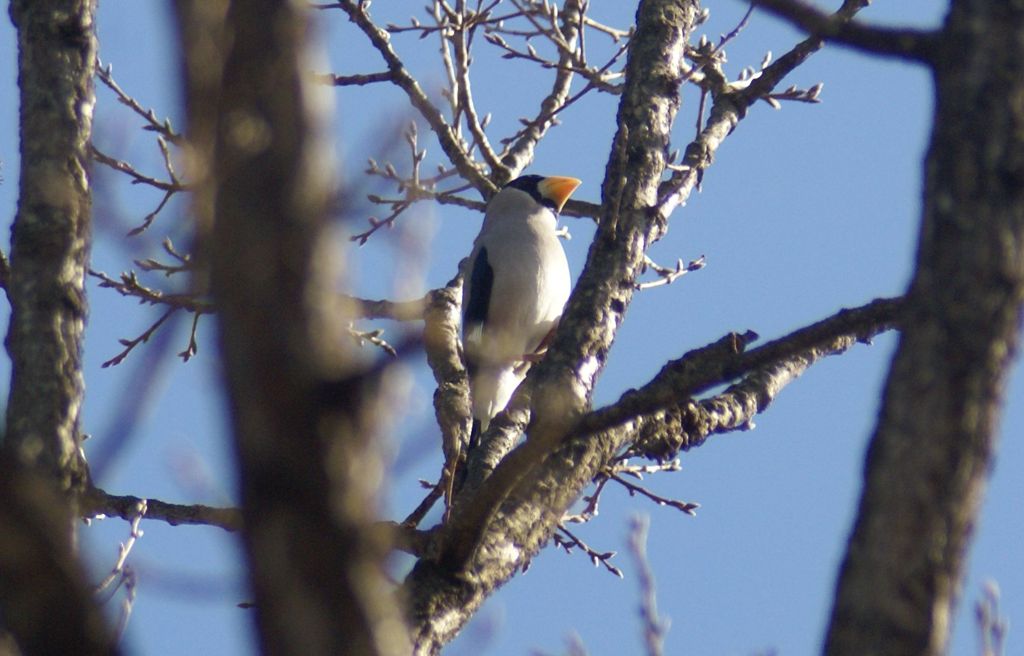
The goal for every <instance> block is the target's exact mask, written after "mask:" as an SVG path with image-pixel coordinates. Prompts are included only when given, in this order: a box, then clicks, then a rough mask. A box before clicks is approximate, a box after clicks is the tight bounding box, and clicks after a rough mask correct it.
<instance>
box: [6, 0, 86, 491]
mask: <svg viewBox="0 0 1024 656" xmlns="http://www.w3.org/2000/svg"><path fill="white" fill-rule="evenodd" d="M94 11H95V2H94V1H93V0H63V1H47V2H35V1H29V0H24V1H16V2H12V3H11V6H10V13H11V19H12V20H13V21H14V24H15V25H16V26H17V28H18V87H19V90H20V93H21V106H20V124H19V127H20V132H19V137H20V143H21V175H20V185H19V190H18V192H19V197H18V214H17V216H16V217H15V220H14V227H13V229H12V231H11V262H10V277H9V279H8V281H7V294H8V297H9V298H10V301H11V324H10V329H9V330H8V333H7V351H8V353H9V354H10V356H11V364H12V373H11V392H10V399H9V401H8V405H7V433H6V444H7V446H8V447H9V448H11V449H12V450H14V451H15V452H17V454H18V456H19V457H20V458H21V460H22V461H23V462H24V463H26V464H28V465H30V466H32V467H38V468H40V469H42V470H44V471H45V472H46V473H47V474H49V475H52V476H54V477H55V478H56V479H57V480H58V481H59V484H60V486H61V487H62V488H63V489H65V490H67V489H72V488H75V487H79V486H81V485H82V484H84V482H85V478H86V473H85V469H84V464H83V463H81V462H80V461H79V458H78V447H79V442H80V440H81V436H80V434H79V425H78V419H79V418H78V414H79V409H80V408H81V404H82V392H83V382H82V333H83V330H84V328H85V313H86V303H85V290H84V278H85V268H86V266H87V260H88V257H89V240H90V229H89V228H90V212H91V192H90V189H89V177H88V174H87V168H88V142H89V136H90V133H91V130H92V111H93V105H94V102H95V97H94V95H93V81H92V76H93V71H94V67H95V59H96V39H95V35H94V29H93V28H94V25H93V13H94Z"/></svg>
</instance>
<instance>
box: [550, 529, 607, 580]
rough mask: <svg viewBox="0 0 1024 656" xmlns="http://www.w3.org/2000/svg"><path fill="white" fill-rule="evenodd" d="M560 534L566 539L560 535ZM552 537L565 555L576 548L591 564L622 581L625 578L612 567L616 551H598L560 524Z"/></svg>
mask: <svg viewBox="0 0 1024 656" xmlns="http://www.w3.org/2000/svg"><path fill="white" fill-rule="evenodd" d="M559 532H560V533H562V534H563V535H564V536H565V537H562V536H561V535H559ZM551 537H552V539H553V540H554V541H555V545H556V546H558V547H561V548H562V549H565V553H572V550H573V547H576V548H578V549H579V550H580V551H582V552H583V553H585V554H586V555H587V556H588V557H589V558H590V562H591V563H593V564H594V567H597V566H598V565H602V566H604V568H605V569H606V570H608V571H609V572H611V573H612V574H614V575H615V576H617V577H619V578H620V579H621V578H625V577H624V576H623V574H622V570H621V569H619V568H618V567H616V566H615V565H612V558H614V557H615V552H614V551H598V550H596V549H594V548H593V547H591V546H590V545H588V544H587V543H586V542H584V541H583V540H581V539H580V538H579V536H577V535H576V534H574V533H573V532H572V531H570V530H569V529H567V528H566V527H565V525H564V524H559V525H558V531H557V532H555V533H554V534H553V535H552V536H551Z"/></svg>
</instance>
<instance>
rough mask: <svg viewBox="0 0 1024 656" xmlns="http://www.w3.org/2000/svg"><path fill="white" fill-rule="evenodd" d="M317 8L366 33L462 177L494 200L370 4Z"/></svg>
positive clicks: (347, 0)
mask: <svg viewBox="0 0 1024 656" xmlns="http://www.w3.org/2000/svg"><path fill="white" fill-rule="evenodd" d="M315 6H316V7H317V8H319V9H327V8H331V7H337V8H340V9H341V10H342V11H344V12H345V13H346V14H348V17H349V19H350V20H351V21H352V22H353V23H355V24H356V26H358V27H359V29H360V30H362V31H363V33H364V34H365V35H366V36H367V38H369V39H370V43H371V44H372V45H373V47H374V48H376V49H377V52H379V53H380V55H381V57H383V58H384V63H385V64H387V67H388V72H389V73H390V74H391V81H392V82H393V83H394V84H396V85H397V86H398V87H399V88H400V89H402V90H403V91H405V94H406V95H407V96H408V97H409V101H410V102H411V103H412V105H413V107H415V108H416V109H417V111H419V113H420V115H421V116H423V118H424V119H425V120H426V121H427V123H428V124H429V125H430V129H431V130H433V131H434V134H435V135H437V140H438V142H439V143H440V145H441V150H443V151H444V154H445V155H447V156H448V159H449V161H451V163H452V164H454V165H455V168H457V169H458V171H459V175H461V176H462V177H463V178H464V179H465V180H466V181H468V182H469V183H471V184H472V185H473V186H474V187H475V188H476V189H477V191H479V192H480V194H481V195H482V196H483V197H484V198H490V197H491V196H492V195H493V194H494V193H495V192H496V191H497V190H498V188H497V186H495V184H494V183H493V182H491V181H490V180H489V179H488V178H487V176H485V175H484V174H483V173H482V172H481V171H480V169H479V168H478V165H477V163H476V162H474V161H473V160H472V159H471V158H470V157H469V155H468V154H467V153H466V150H465V148H464V147H463V145H462V142H461V140H460V139H459V137H458V135H457V134H456V133H455V130H454V129H453V128H452V126H451V125H450V124H449V123H448V122H447V121H446V120H445V119H444V116H442V115H441V112H440V111H439V110H438V109H437V107H435V106H434V104H433V103H432V102H430V99H429V98H427V94H426V93H424V91H423V88H422V87H420V85H419V82H417V81H416V79H415V78H414V77H413V76H412V75H411V74H410V73H409V71H408V69H406V67H405V64H403V63H402V60H401V59H400V58H399V57H398V54H397V53H396V52H395V50H394V48H392V47H391V37H390V35H389V34H388V33H387V32H385V31H384V30H382V29H381V28H379V27H377V26H376V25H375V24H374V22H373V21H372V20H371V19H370V16H369V14H367V12H366V8H367V6H368V5H367V4H365V3H363V2H357V1H356V0H342V1H341V2H337V3H334V4H330V5H315Z"/></svg>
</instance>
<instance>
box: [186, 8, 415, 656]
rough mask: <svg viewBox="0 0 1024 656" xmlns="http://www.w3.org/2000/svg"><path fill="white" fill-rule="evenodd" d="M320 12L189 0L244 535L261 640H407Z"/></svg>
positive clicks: (331, 649) (385, 647) (193, 111)
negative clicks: (361, 336) (349, 316)
mask: <svg viewBox="0 0 1024 656" xmlns="http://www.w3.org/2000/svg"><path fill="white" fill-rule="evenodd" d="M225 8H226V13H225V12H224V10H225ZM308 11H309V9H308V7H307V6H306V5H305V4H304V3H301V2H298V1H292V2H289V1H287V0H284V1H282V0H258V1H253V2H236V3H231V4H230V6H228V7H226V6H225V4H224V3H219V2H214V3H210V2H207V0H195V1H182V2H179V3H178V12H179V13H178V16H179V24H180V27H181V30H182V33H181V37H182V44H183V46H184V48H185V53H184V56H185V62H186V71H187V77H186V82H187V94H188V104H189V117H190V138H191V139H192V140H194V149H193V151H192V152H193V155H194V156H195V157H197V158H199V159H198V161H194V162H193V163H192V164H193V175H194V176H196V178H197V179H199V180H200V182H201V189H200V192H199V195H198V203H199V204H198V205H197V210H198V211H199V212H200V213H201V214H203V216H201V221H202V224H203V225H204V226H212V229H211V230H210V232H209V235H210V237H211V239H212V241H211V243H210V245H209V247H208V248H206V249H205V253H206V255H207V259H208V262H209V269H210V280H211V287H212V290H213V293H214V297H215V299H216V303H217V308H218V319H219V323H218V326H219V331H220V335H219V338H220V347H221V351H222V357H223V361H224V370H225V377H226V382H227V388H228V396H229V399H228V400H229V405H230V410H231V417H232V423H233V431H234V435H235V444H236V448H237V453H238V459H239V465H240V474H241V488H242V504H243V506H242V507H243V513H242V514H243V523H244V530H243V537H244V540H245V547H246V553H247V557H248V561H249V572H250V582H251V585H252V589H253V593H254V595H255V602H256V616H257V623H258V629H259V634H260V639H261V643H262V648H263V651H264V653H268V654H302V655H304V656H305V655H315V654H343V653H344V654H400V653H407V652H408V649H409V647H408V643H407V642H406V640H407V638H406V630H405V627H404V626H403V624H402V621H401V614H400V612H399V604H398V603H397V602H396V601H395V600H394V599H393V598H391V596H390V593H389V590H390V589H392V588H393V586H392V585H391V584H390V583H389V582H388V581H387V579H386V578H385V576H384V573H383V569H382V562H383V558H384V556H385V553H386V551H385V545H384V544H381V543H380V541H379V540H377V539H375V538H376V537H377V536H376V535H375V533H374V531H372V530H371V521H372V520H373V518H374V498H375V492H376V487H377V485H378V483H379V481H380V479H381V476H382V471H381V469H382V465H381V462H380V458H379V455H378V454H377V452H376V450H375V448H374V445H373V436H374V433H373V430H372V429H371V427H370V420H371V419H373V417H372V413H373V412H375V411H378V410H379V408H377V407H375V405H374V400H375V393H374V386H373V378H374V376H368V375H362V374H360V372H359V369H358V367H357V366H356V364H355V363H354V362H353V359H352V357H351V353H350V352H349V351H350V349H349V348H346V347H349V346H350V345H352V344H353V342H352V340H351V338H350V337H349V335H348V334H347V333H346V324H345V317H343V316H338V315H337V313H334V314H331V310H332V309H333V308H337V303H335V302H333V299H334V296H335V292H334V289H333V286H334V284H335V282H336V277H335V274H336V268H337V267H336V265H337V263H338V257H337V254H338V251H337V244H336V241H335V240H332V239H331V236H330V234H329V230H328V228H329V225H328V217H329V215H330V213H331V211H332V208H333V206H334V205H333V204H334V202H335V201H336V198H335V197H334V177H333V167H332V166H331V161H330V160H331V145H330V144H332V143H333V142H332V140H331V139H330V138H329V137H328V136H327V135H326V134H324V133H323V131H322V128H323V126H324V125H325V124H326V121H327V119H328V117H326V116H322V115H318V113H317V110H318V109H322V105H323V104H324V103H323V101H324V98H315V97H314V95H315V94H330V93H331V91H330V90H329V89H327V88H322V87H315V86H313V84H312V83H313V81H312V79H310V71H311V70H312V66H311V65H310V62H309V60H308V58H307V52H306V49H305V46H306V36H307V32H308V30H309V29H310V25H309V24H308V20H309V17H308V16H307V12H308ZM220 35H230V36H229V37H227V38H224V39H222V40H219V41H218V40H217V39H219V38H220ZM210 140H212V141H213V142H212V143H211V142H210ZM211 211H212V216H211V215H210V214H209V213H210V212H211Z"/></svg>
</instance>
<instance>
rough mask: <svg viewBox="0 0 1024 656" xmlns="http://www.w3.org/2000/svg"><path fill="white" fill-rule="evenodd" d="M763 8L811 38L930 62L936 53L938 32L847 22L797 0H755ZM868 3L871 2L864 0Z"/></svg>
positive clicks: (871, 51) (869, 51) (866, 50)
mask: <svg viewBox="0 0 1024 656" xmlns="http://www.w3.org/2000/svg"><path fill="white" fill-rule="evenodd" d="M752 4H753V5H754V6H755V7H758V8H761V9H764V10H766V11H768V12H770V13H772V14H774V15H776V16H778V17H779V18H782V19H784V20H786V21H788V22H790V23H792V24H793V25H795V26H796V27H798V28H800V29H802V30H804V31H805V32H807V33H808V34H810V35H811V36H812V37H817V38H821V39H825V40H826V41H832V42H834V43H840V44H842V45H847V46H851V47H854V48H857V49H858V50H863V51H864V52H868V53H871V54H876V55H889V56H895V57H899V58H902V59H909V60H913V61H920V62H928V61H931V59H932V58H933V57H934V56H935V47H936V45H937V40H938V36H939V34H938V33H936V32H928V31H923V30H913V29H909V28H898V29H895V28H885V27H874V26H868V25H862V24H860V23H857V22H855V21H845V20H843V19H842V18H841V17H839V16H836V15H835V14H832V15H829V14H826V13H825V12H823V11H819V10H818V9H815V8H814V7H813V6H812V5H809V4H806V3H804V2H799V1H798V0H753V2H752ZM861 4H863V5H864V6H866V5H867V4H868V2H867V1H866V0H862V2H861Z"/></svg>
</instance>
